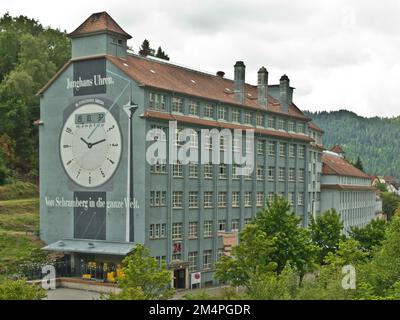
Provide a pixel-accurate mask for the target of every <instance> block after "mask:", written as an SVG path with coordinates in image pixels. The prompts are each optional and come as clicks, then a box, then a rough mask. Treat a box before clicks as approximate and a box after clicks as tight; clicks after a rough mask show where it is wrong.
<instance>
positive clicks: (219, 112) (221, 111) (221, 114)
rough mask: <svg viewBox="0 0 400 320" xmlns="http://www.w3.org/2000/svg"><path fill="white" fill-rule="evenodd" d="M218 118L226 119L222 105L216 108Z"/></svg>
mask: <svg viewBox="0 0 400 320" xmlns="http://www.w3.org/2000/svg"><path fill="white" fill-rule="evenodd" d="M218 119H220V120H226V109H225V107H223V106H220V107H219V108H218Z"/></svg>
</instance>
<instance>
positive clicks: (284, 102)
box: [279, 74, 291, 112]
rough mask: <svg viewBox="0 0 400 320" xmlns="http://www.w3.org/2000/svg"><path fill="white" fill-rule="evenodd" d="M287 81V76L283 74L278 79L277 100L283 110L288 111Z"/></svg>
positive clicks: (288, 90)
mask: <svg viewBox="0 0 400 320" xmlns="http://www.w3.org/2000/svg"><path fill="white" fill-rule="evenodd" d="M289 83H290V80H289V77H288V76H287V75H286V74H284V75H283V76H282V77H281V79H280V81H279V101H280V103H281V106H282V109H283V111H284V112H289V103H290V102H291V101H290V85H289Z"/></svg>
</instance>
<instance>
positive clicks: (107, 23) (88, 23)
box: [69, 11, 132, 39]
mask: <svg viewBox="0 0 400 320" xmlns="http://www.w3.org/2000/svg"><path fill="white" fill-rule="evenodd" d="M100 31H110V32H113V33H118V34H120V35H123V36H124V37H125V38H127V39H130V38H132V36H131V35H130V34H128V33H126V32H125V31H124V30H123V29H122V28H121V27H120V26H119V25H118V23H117V22H115V20H114V19H113V18H111V16H110V15H109V14H108V13H107V12H105V11H103V12H98V13H93V14H92V15H91V16H90V17H89V18H87V19H86V20H85V21H84V22H83V23H82V24H81V25H80V26H79V27H78V28H76V29H75V30H74V31H72V32H71V33H70V34H69V36H70V37H77V36H80V35H84V34H88V33H95V32H100Z"/></svg>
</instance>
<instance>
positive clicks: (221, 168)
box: [219, 164, 228, 179]
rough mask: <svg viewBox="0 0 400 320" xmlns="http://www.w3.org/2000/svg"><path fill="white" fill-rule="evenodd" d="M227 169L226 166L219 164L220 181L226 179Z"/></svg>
mask: <svg viewBox="0 0 400 320" xmlns="http://www.w3.org/2000/svg"><path fill="white" fill-rule="evenodd" d="M226 171H227V168H226V164H220V165H219V178H220V179H227V178H228V176H227V172H226Z"/></svg>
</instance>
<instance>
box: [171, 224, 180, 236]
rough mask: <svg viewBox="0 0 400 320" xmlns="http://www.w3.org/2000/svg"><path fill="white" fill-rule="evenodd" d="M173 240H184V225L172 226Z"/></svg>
mask: <svg viewBox="0 0 400 320" xmlns="http://www.w3.org/2000/svg"><path fill="white" fill-rule="evenodd" d="M172 239H173V240H179V239H182V223H173V224H172Z"/></svg>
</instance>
